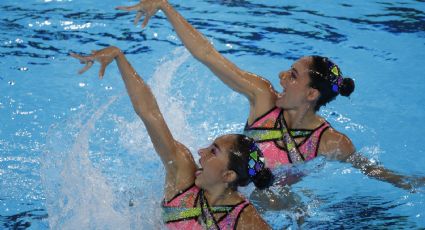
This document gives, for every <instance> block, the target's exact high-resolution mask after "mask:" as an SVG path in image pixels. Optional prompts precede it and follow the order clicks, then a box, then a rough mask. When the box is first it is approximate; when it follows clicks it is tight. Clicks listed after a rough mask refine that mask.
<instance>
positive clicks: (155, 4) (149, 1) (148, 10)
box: [115, 0, 165, 28]
mask: <svg viewBox="0 0 425 230" xmlns="http://www.w3.org/2000/svg"><path fill="white" fill-rule="evenodd" d="M164 1H165V0H141V1H140V2H139V3H138V4H136V5H133V6H118V7H115V9H117V10H124V11H137V14H136V17H135V18H134V24H135V25H137V23H138V22H139V20H140V18H141V17H142V16H143V15H144V16H145V19H144V20H143V23H142V28H144V27H145V26H146V25H147V24H148V21H149V19H150V18H151V17H152V16H153V15H155V13H156V12H157V11H158V10H159V8H160V5H161V4H162V3H163V2H164Z"/></svg>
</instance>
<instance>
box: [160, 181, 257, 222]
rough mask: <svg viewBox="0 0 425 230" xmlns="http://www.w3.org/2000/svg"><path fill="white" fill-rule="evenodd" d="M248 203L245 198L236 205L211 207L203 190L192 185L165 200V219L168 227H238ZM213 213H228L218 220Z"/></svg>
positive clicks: (163, 207) (163, 205)
mask: <svg viewBox="0 0 425 230" xmlns="http://www.w3.org/2000/svg"><path fill="white" fill-rule="evenodd" d="M198 203H199V204H200V205H199V206H201V207H199V206H198V205H197V204H198ZM248 205H249V202H248V201H247V200H244V201H242V202H240V203H238V204H236V205H224V206H214V207H210V206H209V205H208V202H207V200H206V199H205V197H204V195H203V190H201V189H200V188H199V187H197V186H196V185H192V186H190V187H189V188H188V189H186V190H185V191H183V192H181V193H179V194H177V195H176V196H175V197H174V198H172V199H171V200H170V201H168V202H166V201H165V200H164V202H163V204H162V209H163V219H164V222H165V224H166V226H167V228H168V229H176V230H177V229H179V230H180V229H194V230H195V229H196V230H197V229H236V225H237V222H238V219H239V216H240V214H241V212H242V210H243V209H244V208H245V207H247V206H248ZM202 207H204V208H202ZM213 213H226V214H225V215H224V216H223V217H221V218H219V219H218V220H216V219H215V217H214V216H213Z"/></svg>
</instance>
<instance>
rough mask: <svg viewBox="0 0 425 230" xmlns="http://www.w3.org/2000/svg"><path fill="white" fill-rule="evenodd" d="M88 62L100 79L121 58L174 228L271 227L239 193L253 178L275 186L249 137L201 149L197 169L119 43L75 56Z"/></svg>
mask: <svg viewBox="0 0 425 230" xmlns="http://www.w3.org/2000/svg"><path fill="white" fill-rule="evenodd" d="M71 55H72V56H73V57H75V58H77V59H79V60H80V62H81V63H83V64H85V67H84V68H83V69H82V70H81V71H80V72H79V73H80V74H81V73H84V72H85V71H87V70H88V69H90V67H91V66H92V65H93V63H94V62H95V61H97V62H99V63H100V64H101V67H100V71H99V77H101V78H102V77H103V75H104V73H105V69H106V67H107V66H108V65H109V64H110V63H111V62H113V61H116V63H117V65H118V68H119V71H120V73H121V76H122V79H123V80H124V83H125V86H126V88H127V92H128V94H129V96H130V99H131V102H132V104H133V107H134V110H135V112H136V113H137V115H139V117H140V118H141V119H142V121H143V123H144V124H145V126H146V129H147V131H148V134H149V136H150V138H151V141H152V143H153V146H154V148H155V151H156V152H157V153H158V155H159V156H160V158H161V160H162V163H163V165H164V167H165V171H166V177H165V189H164V191H165V194H164V201H163V203H162V208H163V218H164V222H165V224H166V226H167V227H168V228H169V229H270V227H269V226H268V225H267V223H266V222H265V221H264V220H263V219H262V218H261V217H260V215H259V214H258V213H257V211H256V209H255V208H254V207H253V206H252V205H251V204H250V202H249V201H248V200H247V199H245V198H244V197H243V196H242V195H241V194H240V193H239V192H238V191H237V188H238V186H245V185H247V184H248V183H250V182H253V183H254V184H255V185H256V186H257V187H258V188H260V189H261V188H265V187H267V186H268V185H269V184H271V180H272V175H271V172H270V170H269V169H268V168H266V167H265V163H264V159H263V156H262V153H261V150H260V149H259V148H258V147H257V145H256V144H255V142H254V140H253V139H251V138H249V137H246V136H244V135H238V134H231V135H224V136H220V137H218V138H217V139H215V140H214V142H213V143H212V144H211V145H210V146H208V147H207V148H204V149H201V150H199V151H198V154H199V155H200V160H199V164H200V166H201V167H202V168H197V166H196V164H195V161H194V159H193V156H192V155H191V153H190V152H189V150H188V148H187V147H186V146H184V145H183V144H181V143H179V142H178V141H177V140H175V139H174V138H173V135H172V134H171V132H170V130H169V128H168V126H167V124H166V123H165V121H164V119H163V117H162V114H161V112H160V110H159V108H158V105H157V102H156V99H155V97H154V95H153V94H152V92H151V90H150V88H149V86H148V85H146V84H145V82H144V81H143V80H142V79H141V78H140V76H139V75H138V74H137V72H136V71H135V70H134V69H133V67H132V66H131V65H130V63H129V62H128V61H127V59H126V57H125V55H124V54H123V53H122V52H121V51H120V49H118V48H116V47H108V48H105V49H102V50H99V51H94V52H93V53H92V54H91V55H88V56H80V55H77V54H73V53H72V54H71Z"/></svg>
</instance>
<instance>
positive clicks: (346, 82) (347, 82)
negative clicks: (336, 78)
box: [339, 77, 355, 97]
mask: <svg viewBox="0 0 425 230" xmlns="http://www.w3.org/2000/svg"><path fill="white" fill-rule="evenodd" d="M354 88H355V84H354V81H353V79H351V78H348V77H347V78H344V79H343V80H342V84H341V86H340V87H339V93H340V94H341V95H342V96H345V97H348V96H350V94H351V93H352V92H353V91H354Z"/></svg>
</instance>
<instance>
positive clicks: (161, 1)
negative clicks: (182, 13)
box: [158, 0, 170, 11]
mask: <svg viewBox="0 0 425 230" xmlns="http://www.w3.org/2000/svg"><path fill="white" fill-rule="evenodd" d="M158 2H159V3H158V4H159V5H158V9H160V10H162V11H164V10H165V9H167V8H168V7H170V4H169V3H168V1H167V0H159V1H158Z"/></svg>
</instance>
